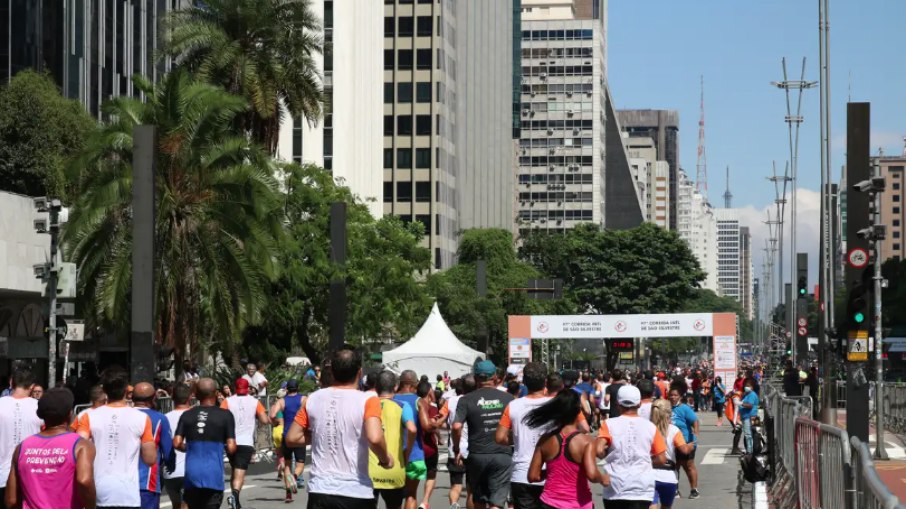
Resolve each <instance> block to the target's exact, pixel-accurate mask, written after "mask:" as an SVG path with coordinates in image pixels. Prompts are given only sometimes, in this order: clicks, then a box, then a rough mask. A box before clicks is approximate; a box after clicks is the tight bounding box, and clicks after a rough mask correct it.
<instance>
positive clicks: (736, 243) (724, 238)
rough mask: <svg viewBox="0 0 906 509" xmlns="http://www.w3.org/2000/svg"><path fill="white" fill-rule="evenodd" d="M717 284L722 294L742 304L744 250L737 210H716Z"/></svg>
mask: <svg viewBox="0 0 906 509" xmlns="http://www.w3.org/2000/svg"><path fill="white" fill-rule="evenodd" d="M714 212H715V218H716V219H717V282H718V285H719V287H720V290H721V294H723V295H724V296H726V297H733V298H734V299H736V300H737V301H739V302H742V293H741V291H740V288H741V286H742V284H741V283H742V269H741V264H742V263H741V262H742V250H741V246H740V225H739V213H738V211H736V210H735V209H716V210H715V211H714Z"/></svg>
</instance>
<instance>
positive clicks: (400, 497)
mask: <svg viewBox="0 0 906 509" xmlns="http://www.w3.org/2000/svg"><path fill="white" fill-rule="evenodd" d="M309 374H311V375H313V376H314V375H315V372H314V371H310V373H309ZM255 375H256V373H255V372H254V369H253V366H250V372H249V374H247V375H246V376H244V377H242V378H239V379H237V380H236V381H235V383H234V384H233V385H232V386H225V387H218V385H217V384H216V383H215V382H214V380H212V379H210V378H201V377H198V376H197V375H196V376H194V377H192V376H191V375H189V376H181V377H180V381H179V383H175V384H173V386H172V387H171V388H170V392H169V393H167V395H169V396H170V397H172V402H173V409H172V410H171V411H169V412H168V413H166V414H162V413H160V412H158V411H157V410H156V409H155V408H156V402H157V398H158V397H159V395H161V394H163V393H161V392H160V390H159V389H156V388H155V387H154V386H153V385H152V384H149V383H138V384H136V385H135V386H134V387H133V386H131V385H130V383H129V380H128V375H127V373H126V372H125V371H123V370H122V369H117V368H110V369H107V370H106V371H104V373H102V375H101V378H100V380H99V384H98V385H97V386H95V387H93V388H92V389H91V390H90V397H91V403H92V404H91V408H90V409H87V410H84V411H82V412H80V413H79V414H78V415H73V403H74V401H73V395H72V392H70V391H69V390H68V389H65V388H54V389H50V390H47V391H42V392H41V393H40V394H36V393H35V386H36V384H35V378H34V376H33V375H32V373H30V372H29V371H27V370H19V371H16V372H15V373H14V375H13V377H12V379H11V387H10V390H9V394H8V396H5V397H2V398H0V505H4V504H5V506H6V507H10V508H13V507H15V508H18V507H23V508H30V509H43V508H94V507H106V508H120V507H123V508H125V507H131V508H138V507H141V508H159V507H160V504H161V493H162V492H165V493H166V494H167V495H168V496H169V500H170V502H171V503H172V505H173V507H174V508H178V507H185V508H189V509H195V508H199V509H200V508H217V507H220V506H221V505H222V503H223V501H224V498H226V501H227V504H228V505H229V507H231V508H233V509H238V508H241V507H242V496H241V495H242V488H243V484H244V480H245V474H246V471H247V470H248V468H249V465H250V463H251V462H252V461H253V460H254V459H255V458H256V448H255V440H256V436H257V430H258V427H259V426H265V425H273V429H274V430H275V432H274V434H273V438H274V445H275V446H276V451H277V452H278V454H277V456H278V458H279V467H278V470H279V476H280V478H281V479H282V480H283V483H284V488H285V501H286V502H287V503H291V502H293V495H294V494H295V493H297V492H298V491H299V490H302V489H305V490H307V493H308V507H309V509H359V508H361V509H372V508H375V507H376V505H377V503H378V502H379V501H382V503H383V505H384V506H386V507H387V508H388V509H430V501H431V496H432V493H433V490H434V488H435V485H436V477H437V472H438V468H439V465H438V463H439V458H440V457H441V451H443V450H446V451H447V453H448V454H447V455H446V456H447V458H448V459H447V462H446V465H445V466H446V470H447V472H448V473H449V479H450V490H449V503H450V507H451V509H460V507H461V506H467V507H468V509H486V508H500V509H503V508H507V507H513V508H515V509H550V508H555V509H590V508H591V507H593V501H592V492H591V485H592V484H595V483H597V484H600V485H601V486H602V488H601V489H602V492H603V503H604V507H605V508H607V509H612V508H643V507H644V508H648V507H661V508H669V507H671V506H672V505H673V502H674V500H675V498H676V497H677V496H679V493H678V486H679V484H678V481H679V475H680V472H684V473H685V475H686V476H687V477H688V479H689V484H690V492H689V493H688V494H687V496H688V498H689V499H696V498H698V497H699V496H700V493H699V491H698V486H697V484H698V483H697V481H698V474H697V471H696V468H695V451H696V440H697V437H698V434H699V420H698V416H697V413H698V412H701V411H706V405H707V408H708V409H710V410H716V411H717V413H718V419H719V420H718V425H720V422H721V421H720V419H721V418H722V416H723V413H724V409H723V405H724V403H725V402H728V401H732V402H734V403H735V405H734V406H735V408H736V409H737V411H735V412H734V414H733V415H732V416H731V417H730V419H731V421H732V423H733V424H734V425H735V426H736V427H737V428H738V429H739V432H738V433H737V440H738V439H739V436H740V435H742V436H745V447H746V448H747V449H748V450H751V424H750V423H751V417H753V416H754V415H756V414H757V408H758V396H757V393H758V382H759V377H760V375H759V373H758V372H757V371H748V372H741V373H740V376H739V378H737V380H736V383H735V384H734V386H733V387H731V388H729V389H728V388H727V387H725V386H724V385H723V382H722V381H721V380H720V378H719V377H718V378H714V377H713V375H711V376H709V375H708V374H707V369H706V368H704V369H689V370H686V371H685V372H683V371H677V372H673V371H670V372H663V371H662V372H656V373H655V372H634V373H632V374H631V375H630V374H627V373H624V372H622V371H621V370H619V369H617V370H614V371H612V372H610V373H591V372H578V371H573V370H566V371H562V372H554V371H549V370H548V369H547V367H546V366H545V365H543V364H541V363H537V362H531V363H528V364H526V365H524V366H523V368H522V369H521V371H520V372H519V373H518V374H516V373H506V372H503V371H501V370H498V369H497V367H496V366H495V365H494V364H493V363H492V362H490V361H480V362H477V363H476V364H475V366H474V368H473V370H472V372H471V373H469V374H466V375H464V376H462V377H459V378H456V379H451V378H450V377H449V376H448V374H447V373H444V374H443V375H437V376H436V380H435V381H430V380H429V378H428V376H426V375H422V376H419V375H418V374H417V373H415V372H413V371H403V372H402V373H400V374H398V375H397V374H395V373H393V372H391V371H386V370H385V371H381V370H371V371H369V372H368V374H367V375H364V374H363V368H362V358H361V355H360V353H359V352H358V351H356V350H354V349H351V348H344V349H341V350H338V351H336V352H334V353H332V354H331V356H330V358H329V359H328V360H327V362H326V363H325V369H324V373H323V376H321V375H322V374H321V373H320V372H318V373H317V378H316V379H317V380H318V381H319V382H320V388H319V389H317V390H315V391H314V392H311V393H310V394H307V395H303V394H301V393H300V392H299V390H300V384H299V382H298V381H297V380H289V381H288V382H286V383H285V385H284V386H283V387H281V389H280V391H279V398H278V399H277V400H276V402H275V403H274V404H273V405H272V406H271V407H270V408H265V406H264V405H262V404H261V400H260V399H258V398H257V397H255V396H254V395H252V392H253V391H255V392H257V393H259V394H260V393H262V392H264V391H266V390H267V389H266V388H267V380H266V378H264V377H263V376H261V377H256V376H255ZM690 403H691V405H690ZM441 430H445V432H444V433H441ZM444 442H446V443H444ZM734 449H735V445H734ZM309 453H310V465H309V468H308V479H309V480H308V484H307V485H306V484H305V482H304V481H303V472H304V471H305V467H306V465H305V461H306V457H307V455H309ZM224 458H227V459H228V464H229V465H230V474H229V475H230V478H229V481H228V487H227V489H226V490H225V489H224V484H225V481H224V475H225V467H224V463H225V462H224Z"/></svg>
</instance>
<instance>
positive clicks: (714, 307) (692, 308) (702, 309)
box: [679, 288, 753, 342]
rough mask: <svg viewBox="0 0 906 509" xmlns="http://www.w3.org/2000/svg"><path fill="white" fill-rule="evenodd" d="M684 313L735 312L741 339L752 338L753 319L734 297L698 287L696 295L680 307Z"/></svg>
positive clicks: (747, 340)
mask: <svg viewBox="0 0 906 509" xmlns="http://www.w3.org/2000/svg"><path fill="white" fill-rule="evenodd" d="M679 311H680V312H683V313H735V314H736V316H737V318H738V319H739V341H741V342H749V341H751V340H752V333H753V331H752V321H751V320H749V319H748V317H746V314H745V311H744V310H743V308H742V304H741V303H740V302H739V301H737V300H736V299H734V298H733V297H725V296H720V295H717V294H716V293H714V291H712V290H708V289H706V288H696V289H695V290H694V296H693V297H692V298H691V299H689V300H687V301H686V302H685V303H684V304H683V305H682V306H681V307H680V309H679Z"/></svg>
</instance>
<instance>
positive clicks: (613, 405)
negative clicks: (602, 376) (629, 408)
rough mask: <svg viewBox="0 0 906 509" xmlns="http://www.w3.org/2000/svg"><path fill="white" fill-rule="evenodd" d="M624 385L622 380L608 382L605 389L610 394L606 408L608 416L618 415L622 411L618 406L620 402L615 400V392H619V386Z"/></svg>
mask: <svg viewBox="0 0 906 509" xmlns="http://www.w3.org/2000/svg"><path fill="white" fill-rule="evenodd" d="M623 385H625V384H624V383H623V382H620V383H615V384H610V385H608V386H607V390H606V391H605V392H606V393H607V394H608V395H609V396H610V410H608V414H607V416H608V417H619V416H620V414H621V413H622V412H623V410H622V408H620V404H619V403H618V402H617V393H618V392H620V387H623Z"/></svg>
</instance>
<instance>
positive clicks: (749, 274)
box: [739, 226, 757, 320]
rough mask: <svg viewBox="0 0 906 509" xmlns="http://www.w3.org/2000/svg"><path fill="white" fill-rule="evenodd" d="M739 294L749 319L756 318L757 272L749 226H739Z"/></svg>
mask: <svg viewBox="0 0 906 509" xmlns="http://www.w3.org/2000/svg"><path fill="white" fill-rule="evenodd" d="M739 271H740V275H739V295H740V303H742V310H743V312H744V313H745V315H746V317H747V318H748V319H749V320H752V319H753V318H755V295H756V292H757V289H756V288H755V281H756V279H755V274H754V269H753V266H752V235H751V234H750V233H749V227H748V226H740V227H739Z"/></svg>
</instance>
